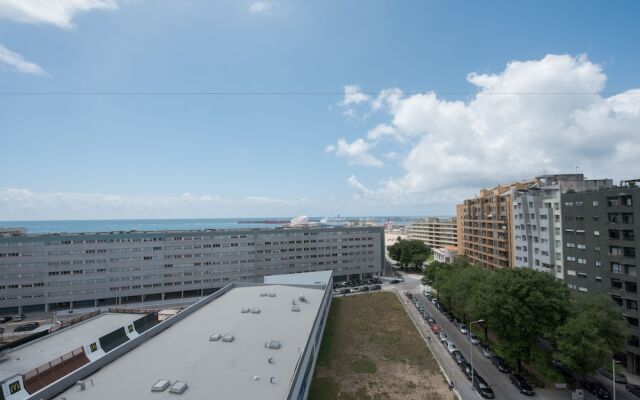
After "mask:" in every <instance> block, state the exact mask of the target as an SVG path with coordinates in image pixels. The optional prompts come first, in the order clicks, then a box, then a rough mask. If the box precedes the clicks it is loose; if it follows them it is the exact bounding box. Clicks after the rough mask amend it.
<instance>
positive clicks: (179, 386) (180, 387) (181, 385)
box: [169, 381, 189, 394]
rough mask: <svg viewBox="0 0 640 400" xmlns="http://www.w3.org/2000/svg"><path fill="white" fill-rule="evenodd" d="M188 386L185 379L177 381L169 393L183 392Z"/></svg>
mask: <svg viewBox="0 0 640 400" xmlns="http://www.w3.org/2000/svg"><path fill="white" fill-rule="evenodd" d="M188 387H189V386H188V385H187V382H185V381H175V382H174V383H173V385H171V387H170V388H169V393H175V394H182V393H184V391H185V390H187V388H188Z"/></svg>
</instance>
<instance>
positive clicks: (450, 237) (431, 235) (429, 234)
mask: <svg viewBox="0 0 640 400" xmlns="http://www.w3.org/2000/svg"><path fill="white" fill-rule="evenodd" d="M409 239H412V240H421V241H423V242H424V244H425V245H427V246H429V247H431V248H432V249H440V248H445V247H447V246H457V245H458V229H457V225H456V218H455V217H452V218H424V219H420V220H418V221H416V222H414V223H413V224H411V227H410V228H409Z"/></svg>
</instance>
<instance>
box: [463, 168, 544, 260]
mask: <svg viewBox="0 0 640 400" xmlns="http://www.w3.org/2000/svg"><path fill="white" fill-rule="evenodd" d="M536 183H538V179H537V178H534V179H531V180H527V181H521V182H514V183H511V184H507V185H498V186H496V187H494V188H492V189H482V190H480V194H479V195H478V196H476V197H475V198H473V199H467V200H465V201H464V202H463V204H459V205H458V206H456V215H457V218H456V220H457V231H458V253H459V254H460V255H462V256H465V257H466V258H467V259H468V260H469V261H470V262H471V263H473V264H477V265H481V266H484V267H487V268H491V269H494V270H496V269H501V268H511V267H513V265H514V255H513V251H512V243H511V240H512V239H511V238H512V235H511V229H512V228H511V227H512V226H513V224H512V220H513V218H512V207H511V196H512V193H513V191H514V190H518V189H524V188H527V187H529V186H531V185H533V184H536Z"/></svg>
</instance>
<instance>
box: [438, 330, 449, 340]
mask: <svg viewBox="0 0 640 400" xmlns="http://www.w3.org/2000/svg"><path fill="white" fill-rule="evenodd" d="M438 337H439V338H440V341H441V342H443V343H444V342H445V340H447V339H448V338H447V334H446V333H444V332H442V331H440V333H439V334H438Z"/></svg>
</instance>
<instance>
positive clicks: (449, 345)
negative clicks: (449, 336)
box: [446, 340, 458, 354]
mask: <svg viewBox="0 0 640 400" xmlns="http://www.w3.org/2000/svg"><path fill="white" fill-rule="evenodd" d="M446 343H447V351H448V352H449V354H451V353H453V352H454V351H456V350H458V348H457V347H456V345H455V344H453V342H452V341H450V340H447V342H446Z"/></svg>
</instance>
